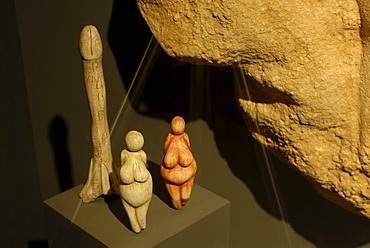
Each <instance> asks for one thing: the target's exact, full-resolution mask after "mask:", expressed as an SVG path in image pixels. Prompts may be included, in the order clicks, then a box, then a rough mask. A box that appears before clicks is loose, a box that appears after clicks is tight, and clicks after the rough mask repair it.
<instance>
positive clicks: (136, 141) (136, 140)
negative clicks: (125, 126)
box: [126, 130, 144, 152]
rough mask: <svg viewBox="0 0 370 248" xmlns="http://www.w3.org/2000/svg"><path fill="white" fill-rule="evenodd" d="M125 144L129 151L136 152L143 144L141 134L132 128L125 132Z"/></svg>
mask: <svg viewBox="0 0 370 248" xmlns="http://www.w3.org/2000/svg"><path fill="white" fill-rule="evenodd" d="M126 145H127V149H128V150H129V151H131V152H137V151H139V150H140V149H141V148H143V146H144V137H143V135H142V134H141V133H140V132H138V131H135V130H132V131H130V132H128V133H127V134H126Z"/></svg>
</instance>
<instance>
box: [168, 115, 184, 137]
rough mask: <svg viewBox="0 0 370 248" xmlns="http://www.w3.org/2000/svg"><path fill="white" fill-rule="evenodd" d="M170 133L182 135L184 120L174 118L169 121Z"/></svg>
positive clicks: (177, 117) (178, 117)
mask: <svg viewBox="0 0 370 248" xmlns="http://www.w3.org/2000/svg"><path fill="white" fill-rule="evenodd" d="M171 131H172V133H173V134H182V133H183V132H184V131H185V120H184V119H183V118H182V117H180V116H176V117H174V118H173V119H172V121H171Z"/></svg>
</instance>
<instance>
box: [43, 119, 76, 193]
mask: <svg viewBox="0 0 370 248" xmlns="http://www.w3.org/2000/svg"><path fill="white" fill-rule="evenodd" d="M49 139H50V142H51V144H52V146H53V155H54V163H55V166H56V171H57V174H58V180H59V185H60V188H61V192H64V191H66V190H68V189H70V188H72V187H73V183H72V165H71V158H70V155H69V149H68V128H67V125H66V123H65V121H64V119H63V117H61V116H54V117H53V118H52V120H51V122H50V125H49Z"/></svg>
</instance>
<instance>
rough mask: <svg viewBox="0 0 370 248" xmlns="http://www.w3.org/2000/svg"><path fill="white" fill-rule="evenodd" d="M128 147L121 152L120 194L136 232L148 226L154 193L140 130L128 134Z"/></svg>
mask: <svg viewBox="0 0 370 248" xmlns="http://www.w3.org/2000/svg"><path fill="white" fill-rule="evenodd" d="M126 145H127V149H124V150H123V151H122V152H121V167H120V169H119V175H120V178H121V185H120V187H119V188H120V195H121V200H122V204H123V206H124V208H125V210H126V213H127V215H128V217H129V219H130V223H131V227H132V229H133V231H134V232H136V233H139V232H140V231H141V230H142V229H145V227H146V214H147V211H148V207H149V204H150V201H151V198H152V194H153V182H152V176H151V175H150V173H149V171H148V169H147V168H146V162H147V156H146V154H145V152H144V151H143V150H142V149H141V148H142V147H143V145H144V137H143V135H142V134H141V133H140V132H138V131H130V132H128V133H127V135H126Z"/></svg>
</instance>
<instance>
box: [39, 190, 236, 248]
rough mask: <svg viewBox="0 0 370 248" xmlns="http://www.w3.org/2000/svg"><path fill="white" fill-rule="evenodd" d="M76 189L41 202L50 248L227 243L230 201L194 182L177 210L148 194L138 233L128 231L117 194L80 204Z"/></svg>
mask: <svg viewBox="0 0 370 248" xmlns="http://www.w3.org/2000/svg"><path fill="white" fill-rule="evenodd" d="M81 189H82V185H79V186H76V187H74V188H72V189H70V190H68V191H66V192H63V193H61V194H59V195H56V196H54V197H52V198H50V199H48V200H46V201H45V204H46V206H47V207H46V213H47V223H48V237H49V245H50V247H105V246H107V247H177V248H180V247H228V243H229V222H230V221H229V218H230V217H229V216H230V202H229V201H227V200H225V199H224V198H221V197H219V196H218V195H216V194H214V193H212V192H210V191H208V190H206V189H205V188H203V187H201V186H199V185H194V187H193V193H192V196H191V199H190V201H189V202H188V203H187V205H186V206H184V207H183V208H182V209H181V210H175V209H174V208H172V207H171V206H170V203H169V201H168V200H166V199H165V197H164V196H162V197H161V198H159V197H158V196H157V195H153V198H152V202H151V205H150V207H149V210H148V215H147V228H146V229H145V230H144V231H142V232H141V233H140V234H136V233H134V232H132V231H131V228H130V224H129V221H128V217H127V216H126V213H125V211H124V209H123V206H122V204H121V201H120V199H119V197H117V196H108V197H100V198H98V199H96V200H95V201H94V202H91V203H82V201H81V199H80V198H79V197H78V194H79V192H80V191H81ZM162 199H164V200H162Z"/></svg>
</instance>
